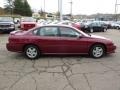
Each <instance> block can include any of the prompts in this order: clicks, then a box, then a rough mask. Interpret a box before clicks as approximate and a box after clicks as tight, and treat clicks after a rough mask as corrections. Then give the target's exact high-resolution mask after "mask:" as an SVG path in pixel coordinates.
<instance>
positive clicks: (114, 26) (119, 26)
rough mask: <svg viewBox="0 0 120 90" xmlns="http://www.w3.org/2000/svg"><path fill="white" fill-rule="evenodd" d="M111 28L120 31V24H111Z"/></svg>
mask: <svg viewBox="0 0 120 90" xmlns="http://www.w3.org/2000/svg"><path fill="white" fill-rule="evenodd" d="M111 26H112V28H113V29H118V30H119V29H120V24H118V23H115V22H114V23H111Z"/></svg>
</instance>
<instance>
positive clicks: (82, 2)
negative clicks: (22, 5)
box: [0, 0, 120, 15]
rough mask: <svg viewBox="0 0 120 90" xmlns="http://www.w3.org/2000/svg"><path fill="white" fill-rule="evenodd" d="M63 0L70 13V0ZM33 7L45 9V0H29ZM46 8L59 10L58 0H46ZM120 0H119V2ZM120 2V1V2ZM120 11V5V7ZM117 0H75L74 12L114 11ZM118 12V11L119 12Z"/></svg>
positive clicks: (64, 6) (65, 10)
mask: <svg viewBox="0 0 120 90" xmlns="http://www.w3.org/2000/svg"><path fill="white" fill-rule="evenodd" d="M62 1H63V13H64V14H69V13H70V3H69V2H70V1H71V0H62ZM28 2H29V4H30V6H31V8H32V9H35V10H40V9H41V8H42V9H44V0H28ZM45 2H46V3H45V10H46V11H47V12H56V11H58V0H45ZM119 2H120V0H118V3H119ZM4 3H5V0H0V7H3V5H4ZM119 4H120V3H119ZM118 11H119V12H120V6H119V7H118ZM114 12H115V0H73V14H87V15H90V14H95V13H114ZM119 12H118V13H119Z"/></svg>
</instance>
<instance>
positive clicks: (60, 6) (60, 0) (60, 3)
mask: <svg viewBox="0 0 120 90" xmlns="http://www.w3.org/2000/svg"><path fill="white" fill-rule="evenodd" d="M58 2H59V4H58V5H59V11H60V21H62V20H63V17H62V0H58Z"/></svg>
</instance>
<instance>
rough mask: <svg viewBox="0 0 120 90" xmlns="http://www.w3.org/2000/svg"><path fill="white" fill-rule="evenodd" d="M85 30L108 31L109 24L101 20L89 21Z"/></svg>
mask: <svg viewBox="0 0 120 90" xmlns="http://www.w3.org/2000/svg"><path fill="white" fill-rule="evenodd" d="M83 31H86V32H91V33H92V32H98V31H102V32H106V31H107V26H106V24H104V23H103V22H99V21H94V22H89V23H86V24H85V27H84V28H83Z"/></svg>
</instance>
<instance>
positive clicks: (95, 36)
mask: <svg viewBox="0 0 120 90" xmlns="http://www.w3.org/2000/svg"><path fill="white" fill-rule="evenodd" d="M91 38H96V39H104V40H109V41H111V40H110V39H108V38H105V37H102V36H97V35H91Z"/></svg>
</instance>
